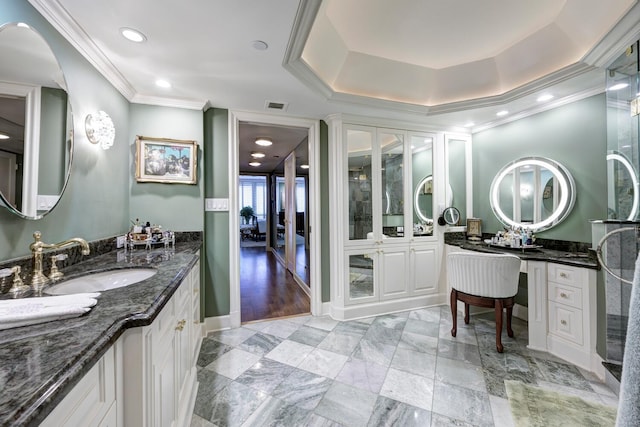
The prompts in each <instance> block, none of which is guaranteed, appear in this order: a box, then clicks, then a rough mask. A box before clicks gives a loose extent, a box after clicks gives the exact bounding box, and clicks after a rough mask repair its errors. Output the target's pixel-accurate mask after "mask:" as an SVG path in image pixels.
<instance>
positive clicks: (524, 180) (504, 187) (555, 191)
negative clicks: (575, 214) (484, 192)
mask: <svg viewBox="0 0 640 427" xmlns="http://www.w3.org/2000/svg"><path fill="white" fill-rule="evenodd" d="M575 199H576V188H575V183H574V181H573V177H572V176H571V174H570V173H569V171H568V170H567V169H566V168H565V167H564V166H563V165H561V164H560V163H558V162H556V161H553V160H550V159H546V158H543V157H525V158H522V159H518V160H516V161H514V162H512V163H509V164H508V165H506V166H505V167H503V168H502V169H501V170H500V172H498V174H497V175H496V176H495V178H494V179H493V182H492V183H491V190H490V202H491V209H493V212H494V213H495V215H496V217H497V218H498V219H499V220H500V222H502V223H503V224H504V225H506V226H508V227H512V228H525V229H528V230H531V231H542V230H546V229H548V228H551V227H553V226H554V225H556V224H558V223H560V222H561V221H562V220H564V219H565V218H566V217H567V216H568V215H569V213H570V212H571V209H573V205H574V203H575Z"/></svg>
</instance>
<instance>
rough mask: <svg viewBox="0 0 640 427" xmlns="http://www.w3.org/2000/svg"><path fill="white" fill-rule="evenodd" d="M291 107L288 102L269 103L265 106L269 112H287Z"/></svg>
mask: <svg viewBox="0 0 640 427" xmlns="http://www.w3.org/2000/svg"><path fill="white" fill-rule="evenodd" d="M288 106H289V104H288V103H286V102H276V101H267V102H265V104H264V108H265V109H267V110H274V111H275V110H277V111H287V107H288Z"/></svg>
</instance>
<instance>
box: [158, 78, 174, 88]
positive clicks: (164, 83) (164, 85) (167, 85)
mask: <svg viewBox="0 0 640 427" xmlns="http://www.w3.org/2000/svg"><path fill="white" fill-rule="evenodd" d="M156 86H158V87H162V88H165V89H168V88H170V87H171V83H169V82H168V81H167V80H163V79H158V80H156Z"/></svg>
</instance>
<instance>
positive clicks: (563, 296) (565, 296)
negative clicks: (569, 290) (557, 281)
mask: <svg viewBox="0 0 640 427" xmlns="http://www.w3.org/2000/svg"><path fill="white" fill-rule="evenodd" d="M560 296H561V297H562V298H568V297H567V294H565V293H564V292H560Z"/></svg>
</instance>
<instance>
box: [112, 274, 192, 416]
mask: <svg viewBox="0 0 640 427" xmlns="http://www.w3.org/2000/svg"><path fill="white" fill-rule="evenodd" d="M194 282H197V283H196V284H194ZM199 283H200V281H199V264H197V265H196V266H194V268H193V269H192V271H191V272H190V273H189V274H188V275H187V277H186V278H185V280H184V281H183V283H182V284H181V285H180V286H179V287H178V289H177V290H176V292H175V293H174V295H173V296H172V297H171V299H170V300H169V302H167V304H166V305H165V307H164V308H163V309H162V311H161V312H160V314H159V315H158V316H157V317H156V319H155V320H154V321H153V323H152V324H151V325H149V326H144V327H141V328H134V329H129V330H127V331H126V332H125V334H124V335H123V337H122V338H121V340H122V341H123V354H124V356H123V405H122V407H123V414H124V425H125V426H128V425H135V426H149V427H159V426H187V425H189V421H190V419H191V413H192V411H193V404H194V402H195V396H196V392H197V385H198V384H197V380H196V367H195V359H194V358H195V356H196V355H197V352H196V350H195V348H196V347H197V348H199V346H200V325H199V313H198V324H195V323H194V321H193V319H194V318H195V317H194V313H193V307H194V306H195V303H194V299H195V298H196V297H197V296H198V295H199V291H198V293H196V292H195V291H194V286H197V287H198V290H199ZM198 311H199V301H198ZM194 329H197V332H196V331H194Z"/></svg>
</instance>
